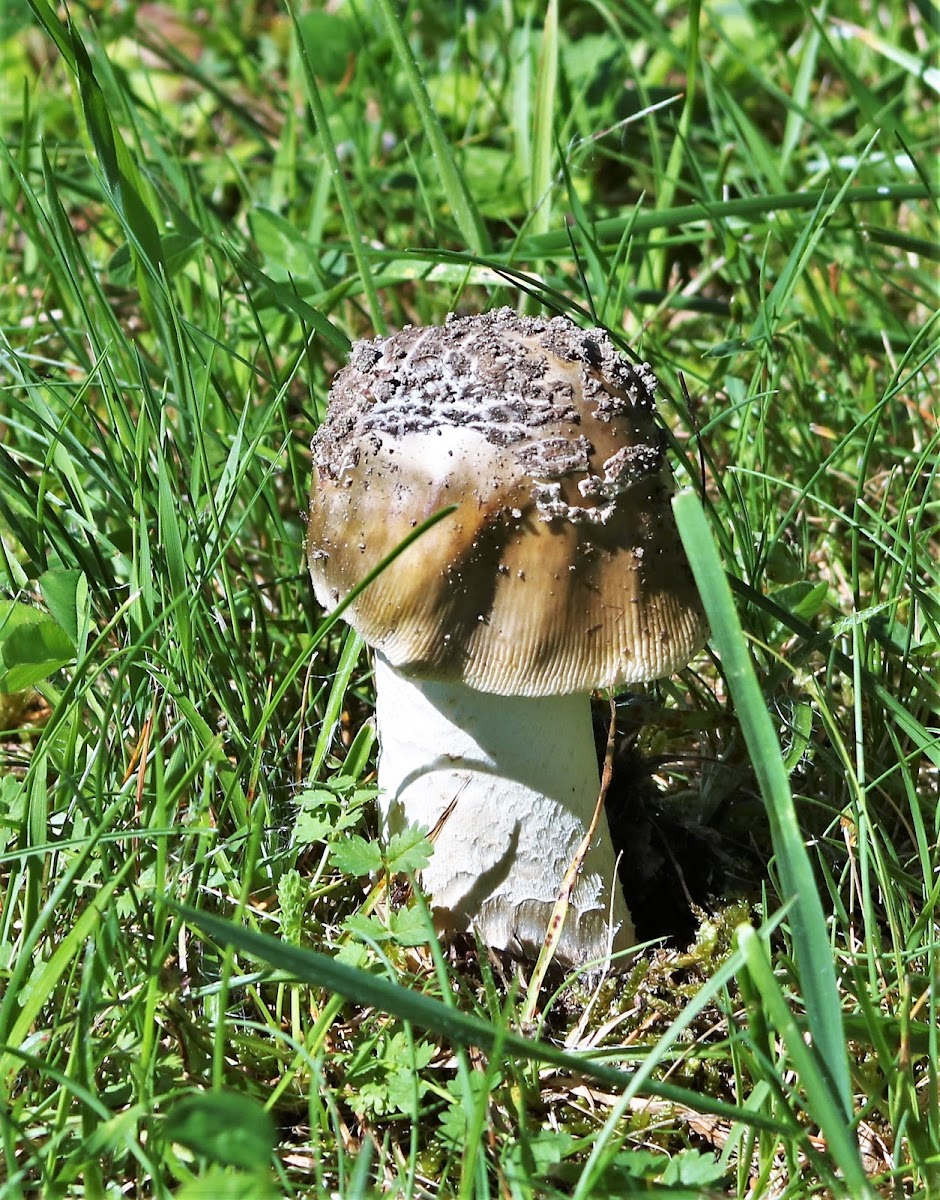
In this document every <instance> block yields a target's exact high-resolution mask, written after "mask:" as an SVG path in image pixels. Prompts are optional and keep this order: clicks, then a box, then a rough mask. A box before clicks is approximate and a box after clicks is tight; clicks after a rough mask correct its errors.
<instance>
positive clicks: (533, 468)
mask: <svg viewBox="0 0 940 1200" xmlns="http://www.w3.org/2000/svg"><path fill="white" fill-rule="evenodd" d="M655 386H656V380H655V378H654V376H653V375H652V373H651V371H650V370H649V368H648V367H646V366H640V367H635V366H632V365H630V364H629V363H628V362H627V361H626V359H624V358H623V357H622V356H621V355H620V354H619V353H618V351H617V350H616V349H615V347H614V345H613V343H612V342H611V340H610V338H609V337H608V335H607V334H606V333H605V332H604V331H603V330H600V329H592V330H582V329H579V328H578V327H577V326H576V325H574V324H573V323H572V322H571V321H569V320H568V319H567V318H565V317H555V318H553V319H551V320H542V319H539V318H535V317H519V316H517V315H516V314H515V313H514V312H513V310H512V309H509V308H502V309H499V310H496V311H494V312H490V313H486V314H485V315H482V316H474V317H450V318H448V320H447V323H446V324H445V325H443V326H430V327H427V328H416V327H412V326H407V327H406V328H405V329H403V330H402V331H401V332H400V333H397V334H393V335H392V336H391V337H387V338H376V339H375V340H374V341H372V342H358V343H356V345H355V346H354V347H353V350H352V355H351V359H350V362H349V365H348V366H346V367H345V368H344V369H343V370H342V371H340V372H339V374H338V375H337V376H336V379H335V381H334V383H333V387H332V390H331V392H330V403H329V410H328V413H327V417H326V420H325V421H324V423H323V425H322V426H321V427H320V429H319V430H318V432H317V434H316V436H315V437H314V440H313V458H314V477H313V487H312V491H311V498H310V515H309V529H308V539H307V545H308V555H309V562H310V572H311V575H312V578H313V586H314V591H315V592H316V596H317V599H318V600H319V602H320V603H321V604H322V605H323V606H324V608H326V609H327V610H332V609H333V608H335V607H336V605H337V604H339V603H340V602H341V601H342V600H343V599H345V597H346V596H347V595H348V594H349V592H350V591H351V590H352V589H353V588H354V587H356V585H357V584H359V583H361V582H362V580H363V579H364V578H365V577H366V575H368V573H369V572H370V571H372V570H373V569H374V568H375V567H376V566H377V565H378V564H379V562H380V561H381V560H382V559H383V558H384V557H385V556H386V555H388V554H390V553H391V552H392V551H393V550H394V549H395V548H396V547H397V546H399V545H400V543H401V542H402V541H403V540H404V539H405V537H407V535H408V534H410V533H411V532H412V531H413V530H414V529H415V527H416V526H417V525H418V524H420V523H421V522H422V521H424V520H426V519H427V518H428V517H430V516H432V515H433V514H434V513H437V512H439V511H440V510H441V509H442V508H444V507H446V506H449V505H452V504H454V505H456V506H457V507H456V511H454V512H453V513H451V514H450V515H449V516H446V517H444V518H443V519H442V520H440V521H439V522H438V523H437V524H436V525H434V526H432V527H431V528H430V529H429V530H427V531H426V532H425V533H423V534H422V535H421V537H419V538H418V539H417V541H416V542H414V543H413V544H412V545H411V546H409V547H408V548H407V549H406V550H405V551H403V552H402V553H401V554H400V555H399V556H398V557H397V558H396V559H395V560H394V561H393V562H392V563H391V564H390V565H389V566H388V567H387V568H386V569H385V570H384V571H383V572H382V573H381V574H380V575H379V576H378V577H377V578H376V579H375V580H374V581H373V582H372V583H371V584H370V585H369V586H368V587H367V588H365V589H364V590H363V591H362V592H361V593H360V594H359V595H358V596H357V597H356V598H355V599H354V601H353V602H352V603H351V604H350V606H349V607H348V608H347V609H346V610H345V612H344V614H343V615H344V617H345V619H346V620H347V621H348V622H349V623H350V624H351V625H352V626H353V627H354V628H355V629H356V630H358V632H359V633H360V634H361V635H362V636H363V638H364V639H365V640H366V641H367V642H368V643H369V644H370V645H372V646H375V647H377V648H378V649H380V650H381V651H382V653H383V654H384V655H385V656H386V658H387V659H388V660H389V662H391V664H392V665H393V666H395V667H396V668H397V669H398V670H400V671H403V672H405V673H406V674H410V675H412V676H415V677H418V678H424V679H439V680H446V681H452V682H457V681H462V682H464V683H466V684H468V685H469V686H471V687H473V688H477V689H478V690H480V691H484V692H495V693H499V694H502V695H520V696H539V695H562V694H566V693H571V692H589V691H591V690H592V689H593V688H595V687H612V686H614V685H616V684H620V683H629V682H635V681H639V680H649V679H659V678H661V677H663V676H665V675H670V674H672V673H673V672H674V671H676V670H678V669H679V668H680V667H682V666H684V665H685V663H687V662H688V661H689V659H690V658H691V656H692V655H693V654H694V652H695V651H696V649H698V648H699V647H700V646H701V645H702V643H703V642H704V640H705V636H706V626H705V620H704V616H703V614H702V609H701V605H700V603H699V599H698V594H697V592H696V589H695V585H694V583H693V580H692V574H691V571H690V569H689V566H688V563H687V561H686V559H685V555H684V553H683V551H682V547H681V544H680V541H679V536H678V533H677V530H676V527H675V522H674V520H673V516H672V509H671V506H670V504H669V496H670V493H671V478H670V475H669V471H668V467H667V465H666V461H665V454H664V444H665V438H664V435H663V432H662V430H661V428H660V427H659V425H658V424H657V419H656V411H655V404H654V400H653V390H654V388H655Z"/></svg>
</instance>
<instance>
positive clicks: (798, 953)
mask: <svg viewBox="0 0 940 1200" xmlns="http://www.w3.org/2000/svg"><path fill="white" fill-rule="evenodd" d="M673 508H674V510H675V515H676V523H677V525H678V526H679V534H680V536H681V538H682V543H683V545H684V547H685V552H686V554H687V555H688V558H689V563H690V565H691V567H692V573H693V574H694V576H695V582H696V584H697V585H698V589H699V592H700V593H701V597H702V603H703V604H704V606H705V612H706V614H707V616H708V620H709V623H710V625H711V638H712V642H713V644H714V646H715V648H716V650H717V651H718V656H719V658H720V659H721V665H722V668H723V670H724V673H725V678H726V679H727V681H728V687H729V689H730V691H731V697H732V699H733V701H734V705H735V709H736V712H737V715H738V720H739V721H740V723H741V732H742V733H743V734H744V740H745V743H746V744H747V748H748V753H749V755H750V758H751V762H752V764H753V766H754V773H755V775H756V776H757V781H758V784H759V786H760V790H761V795H762V796H763V798H764V804H765V805H766V808H767V816H768V820H769V822H770V831H771V837H772V839H773V846H774V852H775V854H776V857H777V864H778V869H779V872H780V882H781V884H782V886H783V891H784V895H783V897H782V899H783V900H785V901H792V907H791V909H790V928H791V930H792V936H793V949H794V954H795V958H796V966H797V969H798V972H799V977H800V983H801V986H802V989H803V997H804V1000H805V1002H806V1015H807V1021H808V1025H809V1029H810V1032H811V1033H812V1037H813V1052H814V1053H815V1054H816V1056H817V1057H818V1061H819V1065H820V1069H821V1070H822V1072H823V1074H824V1075H825V1077H826V1078H827V1080H828V1083H829V1086H830V1088H831V1089H832V1094H833V1100H834V1101H835V1102H836V1103H837V1104H838V1105H839V1108H840V1111H841V1113H842V1115H843V1120H845V1121H849V1120H850V1119H851V1114H852V1104H851V1086H850V1078H849V1064H848V1057H847V1055H846V1049H845V1033H844V1029H843V1025H842V1012H841V1009H840V1005H839V991H838V987H837V984H836V976H835V967H834V964H833V959H832V949H831V947H830V945H829V937H828V934H827V930H826V918H825V915H824V913H823V908H822V903H821V901H820V899H819V892H818V891H817V889H816V880H815V878H814V875H813V868H812V865H811V863H810V860H809V855H808V854H807V852H806V847H805V846H804V844H803V838H802V835H801V833H800V828H799V824H798V822H797V819H796V809H795V807H794V804H793V796H792V795H791V792H790V784H789V780H788V778H787V772H786V768H785V767H784V764H783V758H782V756H781V754H780V745H779V742H778V740H777V735H776V731H775V730H774V726H773V722H772V721H771V718H770V714H769V713H768V711H767V705H766V704H765V702H764V697H763V695H762V693H761V690H760V686H759V685H758V682H757V676H756V675H755V673H754V667H753V665H752V663H751V659H750V655H749V654H748V649H747V643H746V642H745V639H744V632H743V630H742V628H741V623H740V621H739V620H738V615H737V612H736V611H735V607H734V601H733V600H732V598H731V589H730V587H729V586H728V581H727V579H726V578H725V572H724V568H723V567H722V564H721V558H720V556H719V554H718V548H717V546H716V545H715V541H714V539H713V537H712V533H711V529H710V528H709V525H708V519H707V518H706V516H705V511H704V509H703V508H702V505H701V502H700V501H699V499H698V497H697V496H696V495H695V494H694V493H693V492H691V491H685V492H682V493H680V494H679V495H678V496H676V497H675V498H674V499H673Z"/></svg>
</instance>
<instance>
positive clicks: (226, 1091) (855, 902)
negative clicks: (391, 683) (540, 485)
mask: <svg viewBox="0 0 940 1200" xmlns="http://www.w3.org/2000/svg"><path fill="white" fill-rule="evenodd" d="M63 16H64V14H62V13H57V12H55V11H53V9H52V8H51V7H50V6H48V5H47V4H46V3H45V0H31V2H30V3H29V5H25V4H11V5H8V6H7V8H6V9H5V10H4V13H3V15H2V20H0V39H2V41H0V79H2V83H3V86H2V87H0V208H2V216H0V362H2V372H0V388H2V390H0V423H2V439H0V586H2V597H0V692H2V695H0V723H2V724H3V726H4V727H5V731H4V733H3V735H2V740H0V754H2V763H0V834H2V844H0V872H2V874H0V887H2V893H0V895H2V901H0V904H2V911H0V971H2V976H0V979H2V984H0V989H2V995H0V1137H2V1145H0V1154H2V1162H3V1170H2V1171H0V1176H2V1182H0V1195H2V1196H3V1197H10V1198H18V1197H31V1196H49V1197H52V1196H62V1197H73V1196H75V1197H77V1196H92V1197H106V1196H117V1195H128V1194H133V1195H140V1196H156V1197H167V1196H171V1195H174V1196H180V1197H195V1196H210V1195H211V1196H218V1197H234V1196H248V1195H250V1196H262V1195H265V1194H270V1195H277V1196H281V1195H283V1196H297V1197H302V1196H320V1195H328V1194H334V1193H335V1194H339V1195H343V1196H350V1197H352V1196H368V1195H372V1194H375V1195H379V1194H382V1195H395V1196H403V1197H417V1196H460V1197H467V1198H470V1197H474V1198H476V1197H484V1196H487V1197H488V1196H491V1195H492V1196H496V1195H499V1196H511V1197H513V1198H515V1197H528V1196H559V1195H565V1196H574V1197H587V1196H592V1197H599V1196H604V1195H610V1196H615V1195H616V1196H620V1195H629V1194H631V1192H632V1191H640V1190H643V1191H652V1192H654V1193H656V1192H659V1193H663V1194H668V1195H670V1196H674V1197H679V1196H693V1195H694V1196H703V1195H712V1194H715V1195H733V1196H742V1197H744V1196H757V1195H759V1196H764V1195H768V1196H770V1195H773V1196H786V1197H802V1196H810V1195H819V1196H824V1195H852V1196H863V1195H865V1194H866V1193H867V1194H870V1195H876V1194H877V1195H884V1196H892V1197H893V1196H928V1195H930V1194H933V1193H935V1192H936V1191H937V1190H938V1189H940V1085H938V1074H937V1069H936V1063H937V1061H938V1058H940V1047H938V1044H937V1043H938V1033H937V1030H938V1028H940V1025H938V1003H940V991H938V988H940V976H938V937H940V923H938V903H940V896H938V889H940V884H938V867H940V852H938V837H940V833H938V823H937V820H938V817H937V814H938V804H937V801H938V787H937V779H938V768H940V724H938V721H940V703H938V694H937V673H936V664H937V646H938V625H940V601H938V596H940V571H938V567H937V562H938V553H937V550H938V537H937V531H938V495H940V492H938V488H937V462H938V448H940V436H938V429H937V412H936V395H937V390H936V389H937V370H936V361H937V360H936V354H937V348H938V338H937V333H938V323H937V317H936V283H937V267H936V263H937V258H938V254H937V248H936V222H935V201H936V191H935V179H934V176H933V175H932V174H931V172H930V169H929V163H930V162H931V160H932V155H933V154H935V152H936V149H937V145H936V124H935V109H934V105H933V93H934V92H935V90H936V86H937V78H936V70H935V67H934V66H933V65H932V63H933V61H934V58H935V53H936V28H935V26H934V25H933V24H932V23H931V19H932V14H931V13H930V12H928V11H927V8H926V7H925V6H923V5H918V4H914V5H913V6H902V5H900V4H898V3H894V2H892V0H889V2H888V3H886V4H884V5H882V6H881V7H880V8H879V9H878V11H877V21H876V20H874V19H873V14H872V12H871V11H870V10H869V8H868V7H867V6H865V5H863V4H861V3H858V2H850V3H848V4H843V5H841V6H840V11H839V13H838V14H837V15H833V14H831V13H829V12H827V11H826V10H824V9H823V10H819V11H816V10H810V9H807V8H805V7H802V6H799V5H790V6H786V5H772V4H757V3H743V4H741V5H738V6H736V7H730V8H724V7H721V6H715V5H708V6H700V5H697V4H693V5H692V6H682V5H678V4H673V3H666V4H664V5H661V6H659V8H657V10H656V13H655V14H654V13H653V12H652V10H649V9H648V8H646V7H645V6H642V5H638V4H632V3H630V4H625V5H622V6H620V7H614V8H610V7H604V6H597V5H590V4H575V5H568V6H557V5H556V4H554V3H550V4H549V5H548V6H546V8H545V10H544V11H541V10H537V9H536V8H533V7H531V6H527V5H523V4H513V3H500V4H495V3H493V4H484V5H481V6H479V7H478V8H477V9H475V10H474V11H472V12H471V11H470V10H464V9H462V8H460V7H459V6H458V7H457V8H450V7H446V6H424V7H420V6H418V7H411V8H409V9H407V10H403V9H401V8H400V7H398V6H392V5H391V4H390V3H389V2H388V0H374V3H359V4H339V5H335V6H329V7H328V8H325V9H321V8H320V7H319V6H310V8H309V10H306V9H305V8H304V7H303V6H301V5H296V6H293V7H292V8H289V7H288V6H287V5H284V6H279V5H276V4H270V5H268V4H265V5H254V4H248V3H245V2H243V0H239V2H237V3H234V4H232V5H229V6H226V8H225V10H224V12H223V11H222V10H221V9H216V8H213V7H212V6H209V7H205V6H204V7H203V8H200V9H195V8H192V7H191V6H187V5H185V4H182V3H179V4H170V3H167V4H148V5H136V4H131V5H127V6H123V7H117V6H113V7H112V6H91V7H77V8H74V9H73V10H72V11H71V13H70V16H69V19H68V20H67V21H63V19H62V17H63ZM505 303H509V304H513V305H517V306H520V307H522V308H525V309H527V310H529V311H537V310H542V309H544V310H545V311H550V312H552V311H564V312H568V313H571V314H573V315H574V316H575V317H576V319H578V320H580V321H583V322H592V321H593V322H599V323H603V324H605V325H607V326H608V327H609V328H610V329H611V330H612V332H613V334H614V336H615V337H617V338H618V339H619V340H620V342H621V344H623V345H624V346H625V347H629V348H630V349H631V350H632V351H634V352H636V353H637V354H639V355H640V356H641V357H642V358H644V359H648V360H649V361H650V362H652V363H653V364H654V365H655V367H656V370H657V373H658V374H659V375H660V377H661V379H662V381H663V385H664V387H663V392H664V400H663V412H664V417H665V419H666V421H667V423H668V425H669V427H670V430H671V435H672V450H673V459H674V461H675V463H676V464H677V470H678V473H679V476H680V480H681V481H682V482H683V483H684V484H687V485H691V486H693V487H694V488H695V489H696V490H698V491H699V492H700V493H701V496H702V505H701V506H699V505H698V503H697V502H695V503H693V502H692V501H690V500H687V499H685V498H684V499H683V501H682V504H681V505H680V515H682V517H683V525H684V528H686V529H687V530H691V535H690V536H691V541H690V545H692V546H693V547H694V549H695V550H699V551H700V556H699V555H698V554H697V555H696V557H697V558H698V557H700V558H701V561H700V562H699V563H698V565H697V567H696V569H697V571H698V572H699V573H700V586H701V588H702V591H703V594H704V595H705V597H706V600H707V602H708V604H709V609H710V616H711V620H712V628H713V631H714V635H715V636H714V640H713V643H712V652H710V653H707V654H703V656H702V657H701V659H700V661H698V662H697V663H695V664H693V667H692V668H691V669H690V670H689V671H688V672H686V673H685V674H684V675H683V677H682V678H681V679H677V680H673V681H670V682H667V683H663V684H661V685H658V686H656V687H654V688H650V689H648V690H647V692H646V693H645V694H644V695H643V696H623V697H620V698H619V716H618V720H619V722H620V723H621V725H622V729H623V730H624V731H625V732H624V736H623V738H622V742H621V745H620V747H619V748H618V759H617V761H618V771H617V773H616V775H615V781H614V785H613V787H612V790H611V795H610V805H611V806H612V810H616V811H618V812H619V813H622V817H620V818H618V824H619V825H620V826H621V827H622V834H621V836H622V837H623V839H624V840H625V842H626V843H627V844H628V845H630V844H632V845H634V846H637V845H639V846H640V847H641V849H640V850H639V851H635V852H634V857H635V860H636V870H635V871H633V872H632V876H631V877H632V878H633V880H634V881H635V882H634V883H633V884H632V887H633V890H634V891H635V892H636V893H637V896H638V897H639V896H640V893H641V892H646V893H647V894H650V890H651V888H653V887H658V888H659V889H660V890H659V893H658V894H660V895H665V896H668V897H669V905H670V907H669V908H668V909H666V910H665V911H659V912H657V909H658V908H661V907H662V908H665V904H666V901H663V905H662V906H659V905H657V903H656V902H653V903H650V902H649V901H647V907H646V909H645V910H642V905H641V906H640V907H638V918H639V914H640V912H641V911H643V914H644V915H643V923H645V926H646V933H647V935H648V936H650V937H652V938H656V939H659V938H663V939H665V941H664V942H661V943H660V942H657V944H656V945H655V946H653V947H651V948H648V949H646V950H644V951H643V952H642V953H641V954H640V955H639V956H638V957H637V959H636V961H635V963H634V964H633V965H632V967H631V970H630V971H629V972H628V973H627V974H626V975H624V976H623V977H622V978H621V979H619V980H617V981H616V982H614V981H613V980H612V979H610V978H607V979H602V980H600V981H597V980H591V979H585V980H580V981H577V980H576V981H568V984H567V986H564V987H561V986H559V987H558V990H557V991H555V992H552V991H551V987H549V988H548V989H546V990H543V992H542V1001H541V1005H540V1008H539V1012H538V1015H537V1020H536V1024H535V1027H534V1028H530V1027H525V1028H521V1027H520V1015H521V1012H522V1007H523V998H524V995H525V986H524V980H520V979H519V978H516V977H514V976H513V974H512V971H511V970H509V969H508V968H507V967H506V966H505V964H502V963H497V962H493V961H491V960H490V959H488V958H487V957H486V956H485V955H481V954H480V953H479V950H478V948H477V947H475V946H472V945H469V944H463V945H461V946H458V947H456V948H455V949H453V950H448V951H446V952H445V951H442V950H441V948H440V947H439V946H438V945H437V943H436V941H435V939H434V938H433V935H432V931H431V927H430V923H429V920H428V917H427V914H426V912H425V911H424V909H423V907H422V905H421V902H420V897H417V898H416V897H414V896H412V895H411V893H410V886H409V884H408V882H407V881H408V879H409V877H410V876H411V875H413V873H414V871H416V870H419V869H420V866H421V863H422V861H424V856H425V855H426V854H427V853H428V851H429V847H428V846H427V844H426V842H425V841H424V840H423V838H421V837H420V836H418V835H416V836H415V837H414V838H412V839H407V840H405V841H403V842H401V843H397V844H395V845H389V846H383V845H380V844H379V843H378V841H377V840H376V837H375V828H374V818H373V813H372V798H373V796H374V781H373V777H372V761H373V757H372V756H373V752H374V734H373V731H372V728H371V725H370V723H369V720H368V717H369V713H370V705H371V693H370V685H369V675H368V669H369V667H368V660H367V657H366V655H365V653H364V652H363V647H362V645H361V643H360V641H359V639H358V638H357V637H356V636H355V635H353V634H350V633H348V632H346V631H345V630H344V627H343V626H342V624H341V623H335V622H330V621H324V619H323V614H322V613H320V612H319V611H318V610H317V609H316V606H315V603H314V600H313V597H312V593H311V591H310V588H309V584H308V581H307V577H306V570H305V566H304V561H303V538H304V523H303V511H304V508H305V503H306V501H305V497H306V493H307V488H308V486H309V473H310V466H309V452H308V446H309V439H310V436H311V434H312V432H313V430H314V429H315V428H316V426H317V424H318V422H319V420H320V419H321V418H322V416H323V411H324V404H325V397H326V394H327V390H328V387H329V380H330V378H331V377H332V374H333V373H334V372H335V370H336V369H337V368H338V366H339V365H340V364H341V363H342V362H343V361H344V358H345V355H346V353H347V350H348V347H349V344H350V341H351V340H352V339H353V338H355V337H358V336H362V335H370V336H371V335H372V334H373V333H376V332H378V333H382V332H385V331H386V330H390V329H393V328H397V327H400V326H401V325H403V324H404V323H406V322H408V321H411V322H413V323H432V322H438V321H441V320H442V319H443V317H444V315H445V314H446V313H447V312H449V311H451V310H460V311H466V312H472V311H479V310H482V309H484V308H486V307H491V306H495V305H498V304H505ZM682 506H685V512H684V513H683V512H682ZM712 542H714V543H715V545H716V547H717V550H716V552H715V553H713V554H709V552H708V547H709V546H710V545H711V544H712ZM729 586H730V591H729ZM618 778H619V782H618ZM626 780H629V787H628V788H626V789H625V787H624V782H625V781H626ZM643 872H645V874H644V873H643ZM674 897H678V898H679V899H678V900H674V899H673V898H674ZM667 914H668V915H667ZM641 932H643V924H642V923H641Z"/></svg>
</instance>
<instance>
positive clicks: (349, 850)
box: [330, 834, 382, 875]
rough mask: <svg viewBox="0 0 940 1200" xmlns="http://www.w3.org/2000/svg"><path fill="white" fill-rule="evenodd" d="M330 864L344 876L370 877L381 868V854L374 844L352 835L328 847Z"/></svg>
mask: <svg viewBox="0 0 940 1200" xmlns="http://www.w3.org/2000/svg"><path fill="white" fill-rule="evenodd" d="M330 862H331V864H332V865H333V866H334V867H335V868H336V869H337V871H342V872H343V874H344V875H371V874H373V872H375V871H378V870H380V868H381V866H382V852H381V850H380V849H379V847H378V846H377V845H376V843H375V842H367V841H366V839H365V838H363V837H359V835H358V834H353V836H352V837H349V838H346V839H345V840H344V841H342V842H338V843H337V844H336V845H335V846H331V847H330Z"/></svg>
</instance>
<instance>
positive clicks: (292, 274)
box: [250, 208, 320, 283]
mask: <svg viewBox="0 0 940 1200" xmlns="http://www.w3.org/2000/svg"><path fill="white" fill-rule="evenodd" d="M250 221H251V232H252V233H253V234H254V237H255V241H256V242H257V243H258V249H259V250H260V251H261V254H262V256H263V258H264V269H265V270H266V271H267V272H268V274H269V275H270V276H271V278H272V279H274V280H277V281H278V282H279V283H286V282H287V281H288V280H291V279H293V280H306V279H317V278H318V277H319V275H320V267H319V261H318V256H317V253H316V251H315V250H314V249H313V247H312V246H311V245H310V243H309V242H308V241H307V240H306V238H304V237H303V236H302V234H301V233H300V231H299V230H298V229H297V226H296V225H292V224H291V223H290V222H289V221H285V220H284V218H283V217H282V216H279V215H278V213H276V212H271V210H270V209H267V208H256V209H254V211H253V212H252V214H251V217H250Z"/></svg>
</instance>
